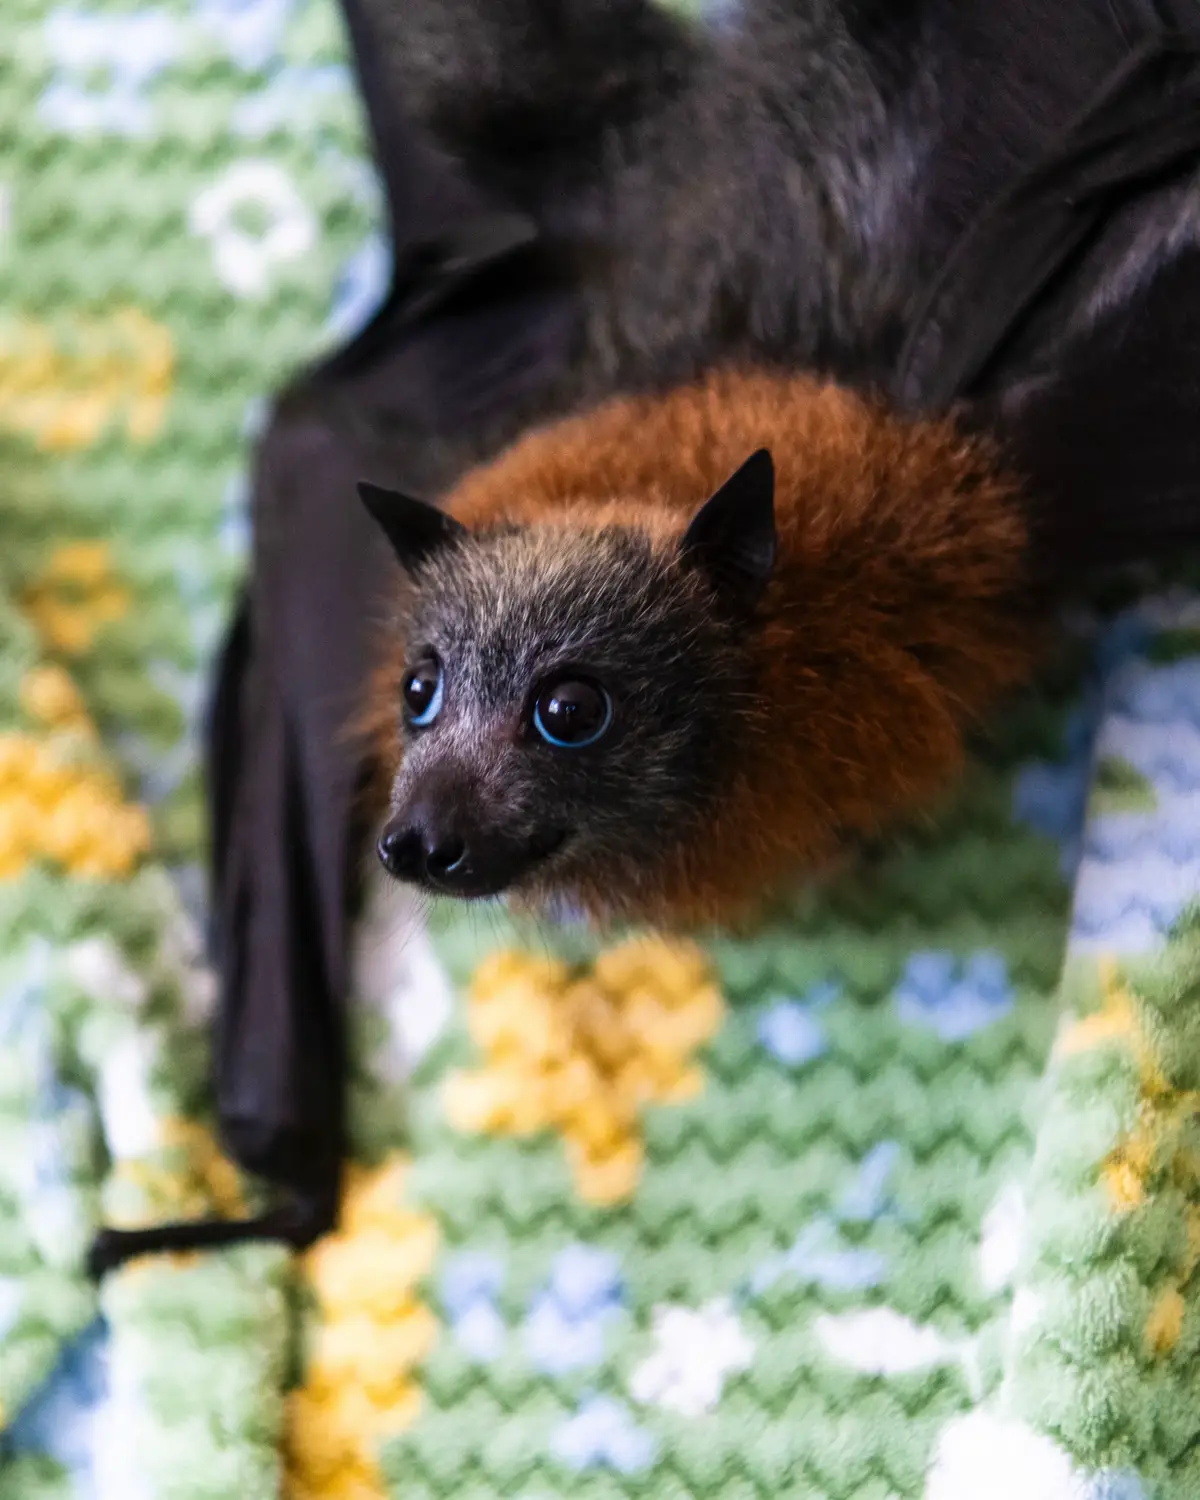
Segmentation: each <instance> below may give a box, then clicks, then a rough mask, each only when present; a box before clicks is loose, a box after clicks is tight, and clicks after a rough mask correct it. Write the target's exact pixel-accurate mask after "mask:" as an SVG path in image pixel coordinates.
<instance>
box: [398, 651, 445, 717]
mask: <svg viewBox="0 0 1200 1500" xmlns="http://www.w3.org/2000/svg"><path fill="white" fill-rule="evenodd" d="M403 697H404V709H405V713H406V714H407V716H408V722H409V723H410V724H411V725H412V727H413V728H414V729H425V728H427V727H428V726H429V725H430V724H432V723H433V721H434V719H436V718H437V716H438V714H439V713H441V711H442V664H441V662H440V661H438V659H437V658H436V657H435V656H431V657H427V658H426V660H425V661H422V662H418V663H417V665H416V666H415V667H412V668H411V669H410V670H409V671H408V672H407V673H406V674H405V677H404V688H403Z"/></svg>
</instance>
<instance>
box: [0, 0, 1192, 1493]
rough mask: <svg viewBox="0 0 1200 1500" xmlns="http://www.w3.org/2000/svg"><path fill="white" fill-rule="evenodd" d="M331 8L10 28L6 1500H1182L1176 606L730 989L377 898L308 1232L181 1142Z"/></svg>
mask: <svg viewBox="0 0 1200 1500" xmlns="http://www.w3.org/2000/svg"><path fill="white" fill-rule="evenodd" d="M343 59H344V46H343V40H342V37H341V33H340V28H339V26H338V21H337V15H336V12H335V10H334V7H333V5H332V0H191V3H189V0H159V3H158V4H155V5H153V6H151V5H147V4H144V3H118V0H107V3H101V0H96V3H94V4H92V5H90V6H88V7H86V8H81V7H79V6H74V5H71V6H66V5H64V6H57V5H53V4H50V3H49V0H7V3H6V4H5V5H4V7H3V10H2V14H0V140H3V142H4V148H5V149H4V151H3V153H2V154H0V204H2V205H3V212H2V213H0V455H2V459H3V470H2V471H0V1026H2V1028H3V1038H4V1040H3V1046H2V1047H0V1411H2V1415H3V1421H4V1434H3V1437H2V1438H0V1497H3V1500H51V1497H53V1500H67V1497H72V1500H74V1497H80V1500H82V1497H85V1496H86V1497H94V1500H260V1497H262V1500H266V1497H269V1496H275V1495H277V1494H279V1493H280V1492H281V1490H282V1493H284V1494H285V1495H287V1496H290V1497H293V1500H383V1497H395V1500H401V1497H403V1500H436V1497H442V1496H446V1497H449V1496H454V1497H455V1500H459V1497H461V1496H463V1495H474V1496H479V1497H481V1500H490V1497H502V1496H503V1497H511V1500H553V1497H555V1496H567V1495H570V1496H572V1497H575V1496H579V1495H581V1494H582V1495H587V1496H594V1497H607V1496H613V1497H620V1496H632V1495H641V1494H647V1495H648V1494H653V1495H655V1496H667V1495H677V1496H720V1497H721V1500H740V1497H750V1496H755V1497H759V1500H761V1497H768V1496H769V1497H774V1496H778V1495H796V1496H805V1497H808V1496H813V1497H818V1496H819V1497H828V1500H848V1497H861V1500H917V1497H926V1500H991V1497H996V1500H1000V1497H1004V1500H1008V1497H1011V1496H1014V1495H1017V1496H1022V1497H1023V1500H1149V1497H1154V1500H1190V1497H1192V1496H1196V1495H1200V1402H1198V1401H1197V1399H1196V1394H1197V1377H1198V1375H1200V1284H1198V1282H1197V1279H1196V1277H1195V1275H1194V1272H1195V1270H1196V1267H1197V1265H1198V1264H1200V1179H1198V1176H1197V1174H1198V1171H1200V1130H1198V1128H1197V1125H1196V1112H1197V1104H1198V1102H1200V1010H1198V1008H1197V1007H1198V1004H1200V928H1198V927H1197V925H1196V918H1195V915H1194V905H1193V903H1194V901H1195V897H1196V893H1197V890H1198V889H1200V594H1197V593H1195V592H1193V591H1190V590H1189V589H1187V588H1185V587H1182V586H1180V587H1175V588H1173V589H1164V588H1160V587H1157V586H1155V587H1154V588H1150V587H1149V586H1148V585H1147V586H1146V587H1145V588H1143V589H1141V590H1139V589H1138V588H1137V587H1135V586H1133V585H1130V586H1129V587H1126V588H1122V589H1121V590H1114V591H1113V592H1112V593H1111V594H1110V595H1109V597H1107V598H1106V599H1103V600H1098V601H1093V603H1092V604H1091V605H1089V606H1088V607H1087V608H1080V609H1078V610H1075V611H1073V612H1071V614H1070V615H1069V617H1068V618H1067V619H1066V620H1064V624H1063V628H1062V635H1061V645H1060V650H1059V652H1058V653H1057V657H1056V660H1055V661H1054V662H1053V663H1052V664H1051V666H1050V668H1049V669H1048V671H1047V674H1046V679H1045V681H1044V682H1043V684H1042V685H1041V686H1040V688H1039V690H1038V691H1037V692H1036V693H1033V694H1030V695H1028V696H1027V697H1026V698H1025V699H1023V700H1022V701H1021V702H1020V703H1019V704H1017V705H1015V706H1014V707H1013V709H1012V710H1011V711H1010V712H1009V713H1008V714H1006V715H1005V717H1004V720H1003V722H1002V723H1001V724H1000V725H999V726H997V733H996V736H995V738H994V740H993V741H992V742H991V743H990V744H989V745H987V746H986V747H984V748H983V750H982V751H981V756H980V760H979V762H978V764H977V766H976V768H975V770H974V771H973V773H972V775H971V778H970V780H969V782H968V784H967V785H966V786H965V787H964V788H963V790H962V793H961V795H960V796H959V797H957V798H956V799H954V800H953V801H952V803H951V805H950V806H948V807H947V808H946V809H945V810H944V811H943V812H942V813H941V815H940V816H939V817H937V818H936V819H933V820H931V822H930V824H929V825H928V826H926V827H922V828H920V829H918V830H916V831H915V832H914V833H913V834H912V835H911V837H909V838H908V839H907V840H906V841H904V843H903V844H902V845H901V846H900V847H898V848H897V849H895V850H893V851H890V852H888V853H887V854H886V855H884V856H882V857H880V858H879V859H878V860H876V861H875V862H874V863H873V864H872V865H871V866H870V868H868V869H866V870H863V871H860V872H859V873H857V874H856V875H855V876H853V877H852V878H851V877H847V878H844V879H842V880H839V881H838V882H836V883H835V884H834V885H832V886H830V887H829V888H827V889H825V890H824V891H822V892H820V893H809V894H806V895H803V896H799V897H797V898H796V899H795V900H794V901H793V902H791V903H788V904H787V906H786V908H785V909H782V910H781V911H780V913H779V914H778V917H777V919H776V920H775V921H774V922H773V923H772V924H771V925H770V926H769V927H767V928H766V929H764V930H763V931H762V932H760V933H758V934H756V935H755V936H754V937H752V938H751V939H747V940H741V941H734V940H731V939H728V938H726V939H719V938H714V939H713V940H712V941H710V942H706V943H702V944H699V945H696V946H691V945H682V944H678V943H671V942H666V941H664V940H662V939H660V938H657V937H653V936H648V935H637V934H634V935H630V936H629V937H626V938H624V939H614V940H612V941H610V942H608V943H606V944H604V945H599V946H598V945H596V944H595V943H593V942H592V941H591V940H589V939H587V938H586V937H585V936H584V935H583V934H581V933H577V932H574V931H570V930H566V931H557V932H555V931H551V930H549V929H540V930H536V931H533V930H527V929H522V928H520V927H516V926H511V925H510V924H509V923H508V921H507V919H506V918H505V917H504V915H503V914H502V913H501V912H499V911H497V910H492V909H484V910H471V911H461V910H448V909H447V910H438V911H436V912H435V913H434V915H433V917H432V920H431V922H430V924H429V926H428V928H426V927H424V926H423V925H422V924H421V922H420V920H419V919H418V915H417V913H416V912H414V911H413V910H412V909H411V908H409V907H407V906H406V905H405V904H404V903H403V902H402V901H401V900H400V899H399V898H398V897H396V896H395V895H394V894H388V893H385V892H383V891H382V890H381V889H377V890H376V891H375V893H374V895H373V900H372V907H371V910H370V912H369V913H368V916H367V918H366V919H365V921H364V923H363V925H362V929H361V931H360V933H359V937H358V945H357V946H358V963H357V979H356V990H357V996H358V999H357V1004H356V1008H355V1011H354V1019H353V1078H352V1087H351V1133H352V1149H353V1157H354V1160H353V1163H352V1166H351V1170H350V1173H349V1177H348V1182H347V1192H346V1201H345V1205H344V1212H343V1219H342V1223H341V1226H340V1229H339V1232H338V1233H337V1234H335V1235H333V1236H330V1237H329V1238H328V1239H326V1240H325V1241H323V1242H321V1243H320V1244H318V1245H317V1246H316V1247H315V1249H314V1250H313V1251H312V1252H310V1253H309V1254H308V1255H306V1256H305V1257H303V1258H301V1259H300V1260H298V1261H293V1260H291V1259H290V1258H289V1256H288V1255H287V1254H286V1252H285V1251H284V1250H283V1249H281V1248H279V1249H276V1248H273V1247H270V1246H259V1247H252V1248H247V1249H243V1250H239V1251H230V1252H224V1253H219V1254H208V1255H203V1256H186V1257H175V1258H163V1259H161V1260H149V1261H143V1262H140V1263H135V1264H132V1265H130V1266H129V1267H127V1268H126V1269H124V1270H122V1271H121V1272H119V1273H117V1274H116V1275H114V1276H113V1277H111V1278H110V1279H109V1280H108V1281H106V1282H105V1284H104V1285H103V1287H102V1288H101V1289H100V1290H99V1292H98V1293H97V1291H96V1289H94V1288H93V1287H91V1286H90V1285H89V1283H88V1282H87V1280H86V1278H85V1276H84V1274H83V1269H82V1261H83V1254H84V1251H85V1248H86V1244H87V1241H88V1238H89V1236H90V1233H91V1231H92V1229H93V1227H94V1226H95V1225H96V1224H97V1223H98V1222H101V1221H102V1220H103V1221H105V1222H110V1223H118V1224H138V1223H147V1222H156V1221H158V1220H160V1219H163V1218H166V1217H174V1216H177V1215H179V1214H199V1213H201V1212H204V1211H207V1210H211V1209H216V1210H218V1211H224V1212H234V1211H237V1209H238V1208H239V1207H240V1206H242V1205H245V1204H248V1203H252V1202H253V1201H254V1199H255V1197H256V1193H255V1189H254V1185H253V1184H250V1183H246V1182H244V1181H242V1180H241V1179H240V1178H239V1176H238V1174H237V1173H236V1172H234V1171H233V1170H232V1169H231V1168H230V1167H229V1165H228V1163H227V1162H225V1161H224V1160H223V1159H222V1157H221V1155H220V1153H219V1151H218V1150H217V1148H216V1145H215V1143H214V1140H213V1135H212V1130H211V1122H210V1120H209V1118H208V1113H207V1110H208V1103H209V1100H208V1091H207V1054H206V1042H207V1028H208V1025H209V1022H210V1019H211V1005H212V981H211V976H210V975H209V973H208V972H207V970H206V969H205V967H204V964H203V960H202V953H201V944H200V937H199V932H200V925H199V924H202V921H203V904H204V893H203V880H202V878H201V876H200V873H199V872H200V868H201V864H200V860H201V852H202V851H201V825H200V815H199V802H198V783H197V773H196V764H197V760H196V730H197V726H198V719H199V714H200V711H201V704H202V687H203V683H204V678H205V672H206V669H207V665H208V659H209V655H210V652H211V650H212V647H213V644H214V641H215V639H216V636H217V632H218V629H219V626H220V622H221V619H222V616H223V612H224V610H225V609H226V607H227V604H228V599H229V596H230V590H231V584H232V581H233V579H234V577H235V576H236V573H237V570H238V568H239V566H240V563H241V560H242V558H243V556H244V538H243V536H242V531H243V527H244V522H243V516H244V510H243V475H244V472H245V465H246V459H247V451H248V444H249V443H250V441H251V440H252V438H253V434H254V432H255V431H256V430H257V428H258V424H259V422H260V421H261V413H262V409H263V408H262V401H263V398H265V397H267V396H268V395H269V393H270V392H271V391H272V390H273V389H275V388H277V387H278V385H279V383H280V381H281V380H282V379H283V377H284V375H285V374H286V372H287V371H288V370H289V369H290V368H292V367H293V366H294V364H295V363H296V361H298V360H299V359H301V358H302V357H306V356H308V355H309V354H311V353H313V352H314V351H315V350H317V349H318V348H320V347H328V346H329V345H330V344H331V343H333V342H334V341H336V340H338V339H340V338H341V337H343V336H344V335H345V334H347V333H348V332H349V331H351V330H352V329H353V328H354V327H355V326H357V325H358V324H359V323H360V322H361V320H362V318H363V317H364V316H365V315H366V313H367V312H368V311H369V310H370V308H371V306H372V305H373V303H374V301H375V299H376V298H377V297H378V296H379V294H380V293H381V291H382V288H383V285H384V281H385V278H386V257H385V255H384V253H383V251H382V249H381V241H380V239H379V237H378V234H377V226H378V221H379V212H378V205H377V201H376V196H375V192H374V187H373V179H372V176H371V172H370V170H369V167H368V164H367V162H366V159H365V155H364V152H363V147H362V144H361V142H362V135H361V129H360V122H359V116H358V111H357V107H356V105H355V102H354V98H353V92H352V88H351V84H350V79H349V77H348V74H347V72H346V69H345V67H344V64H343Z"/></svg>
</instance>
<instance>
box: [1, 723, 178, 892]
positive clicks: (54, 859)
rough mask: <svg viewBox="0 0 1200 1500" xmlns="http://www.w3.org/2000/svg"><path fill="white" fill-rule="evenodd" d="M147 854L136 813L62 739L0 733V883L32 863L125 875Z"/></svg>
mask: <svg viewBox="0 0 1200 1500" xmlns="http://www.w3.org/2000/svg"><path fill="white" fill-rule="evenodd" d="M149 848H150V820H149V818H148V817H147V815H146V811H145V809H144V808H141V807H138V806H136V805H135V804H131V803H128V802H126V801H125V798H124V793H123V792H122V789H121V786H120V783H119V782H118V781H117V779H116V777H115V776H113V775H112V774H111V773H110V772H109V771H107V770H105V769H104V768H103V767H100V766H98V765H95V764H93V763H91V762H89V761H87V760H85V759H82V758H81V756H80V754H79V753H78V747H77V743H76V744H73V743H72V742H71V741H70V740H69V739H67V740H56V739H47V738H40V737H37V736H34V735H30V734H23V733H19V732H12V733H8V734H0V880H11V879H13V878H15V877H16V876H19V875H21V874H23V873H24V872H25V870H27V869H28V868H29V866H30V865H32V864H34V863H35V862H37V861H38V860H45V861H47V862H49V863H51V864H55V865H58V866H60V867H61V868H63V869H65V870H67V871H69V872H70V873H71V874H72V875H78V876H83V877H89V878H93V879H100V880H105V879H107V880H113V879H120V878H122V877H124V876H127V875H129V874H130V873H132V871H133V869H134V868H135V866H136V865H137V863H138V861H139V860H140V859H141V858H142V856H143V855H145V854H146V853H147V851H148V850H149Z"/></svg>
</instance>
